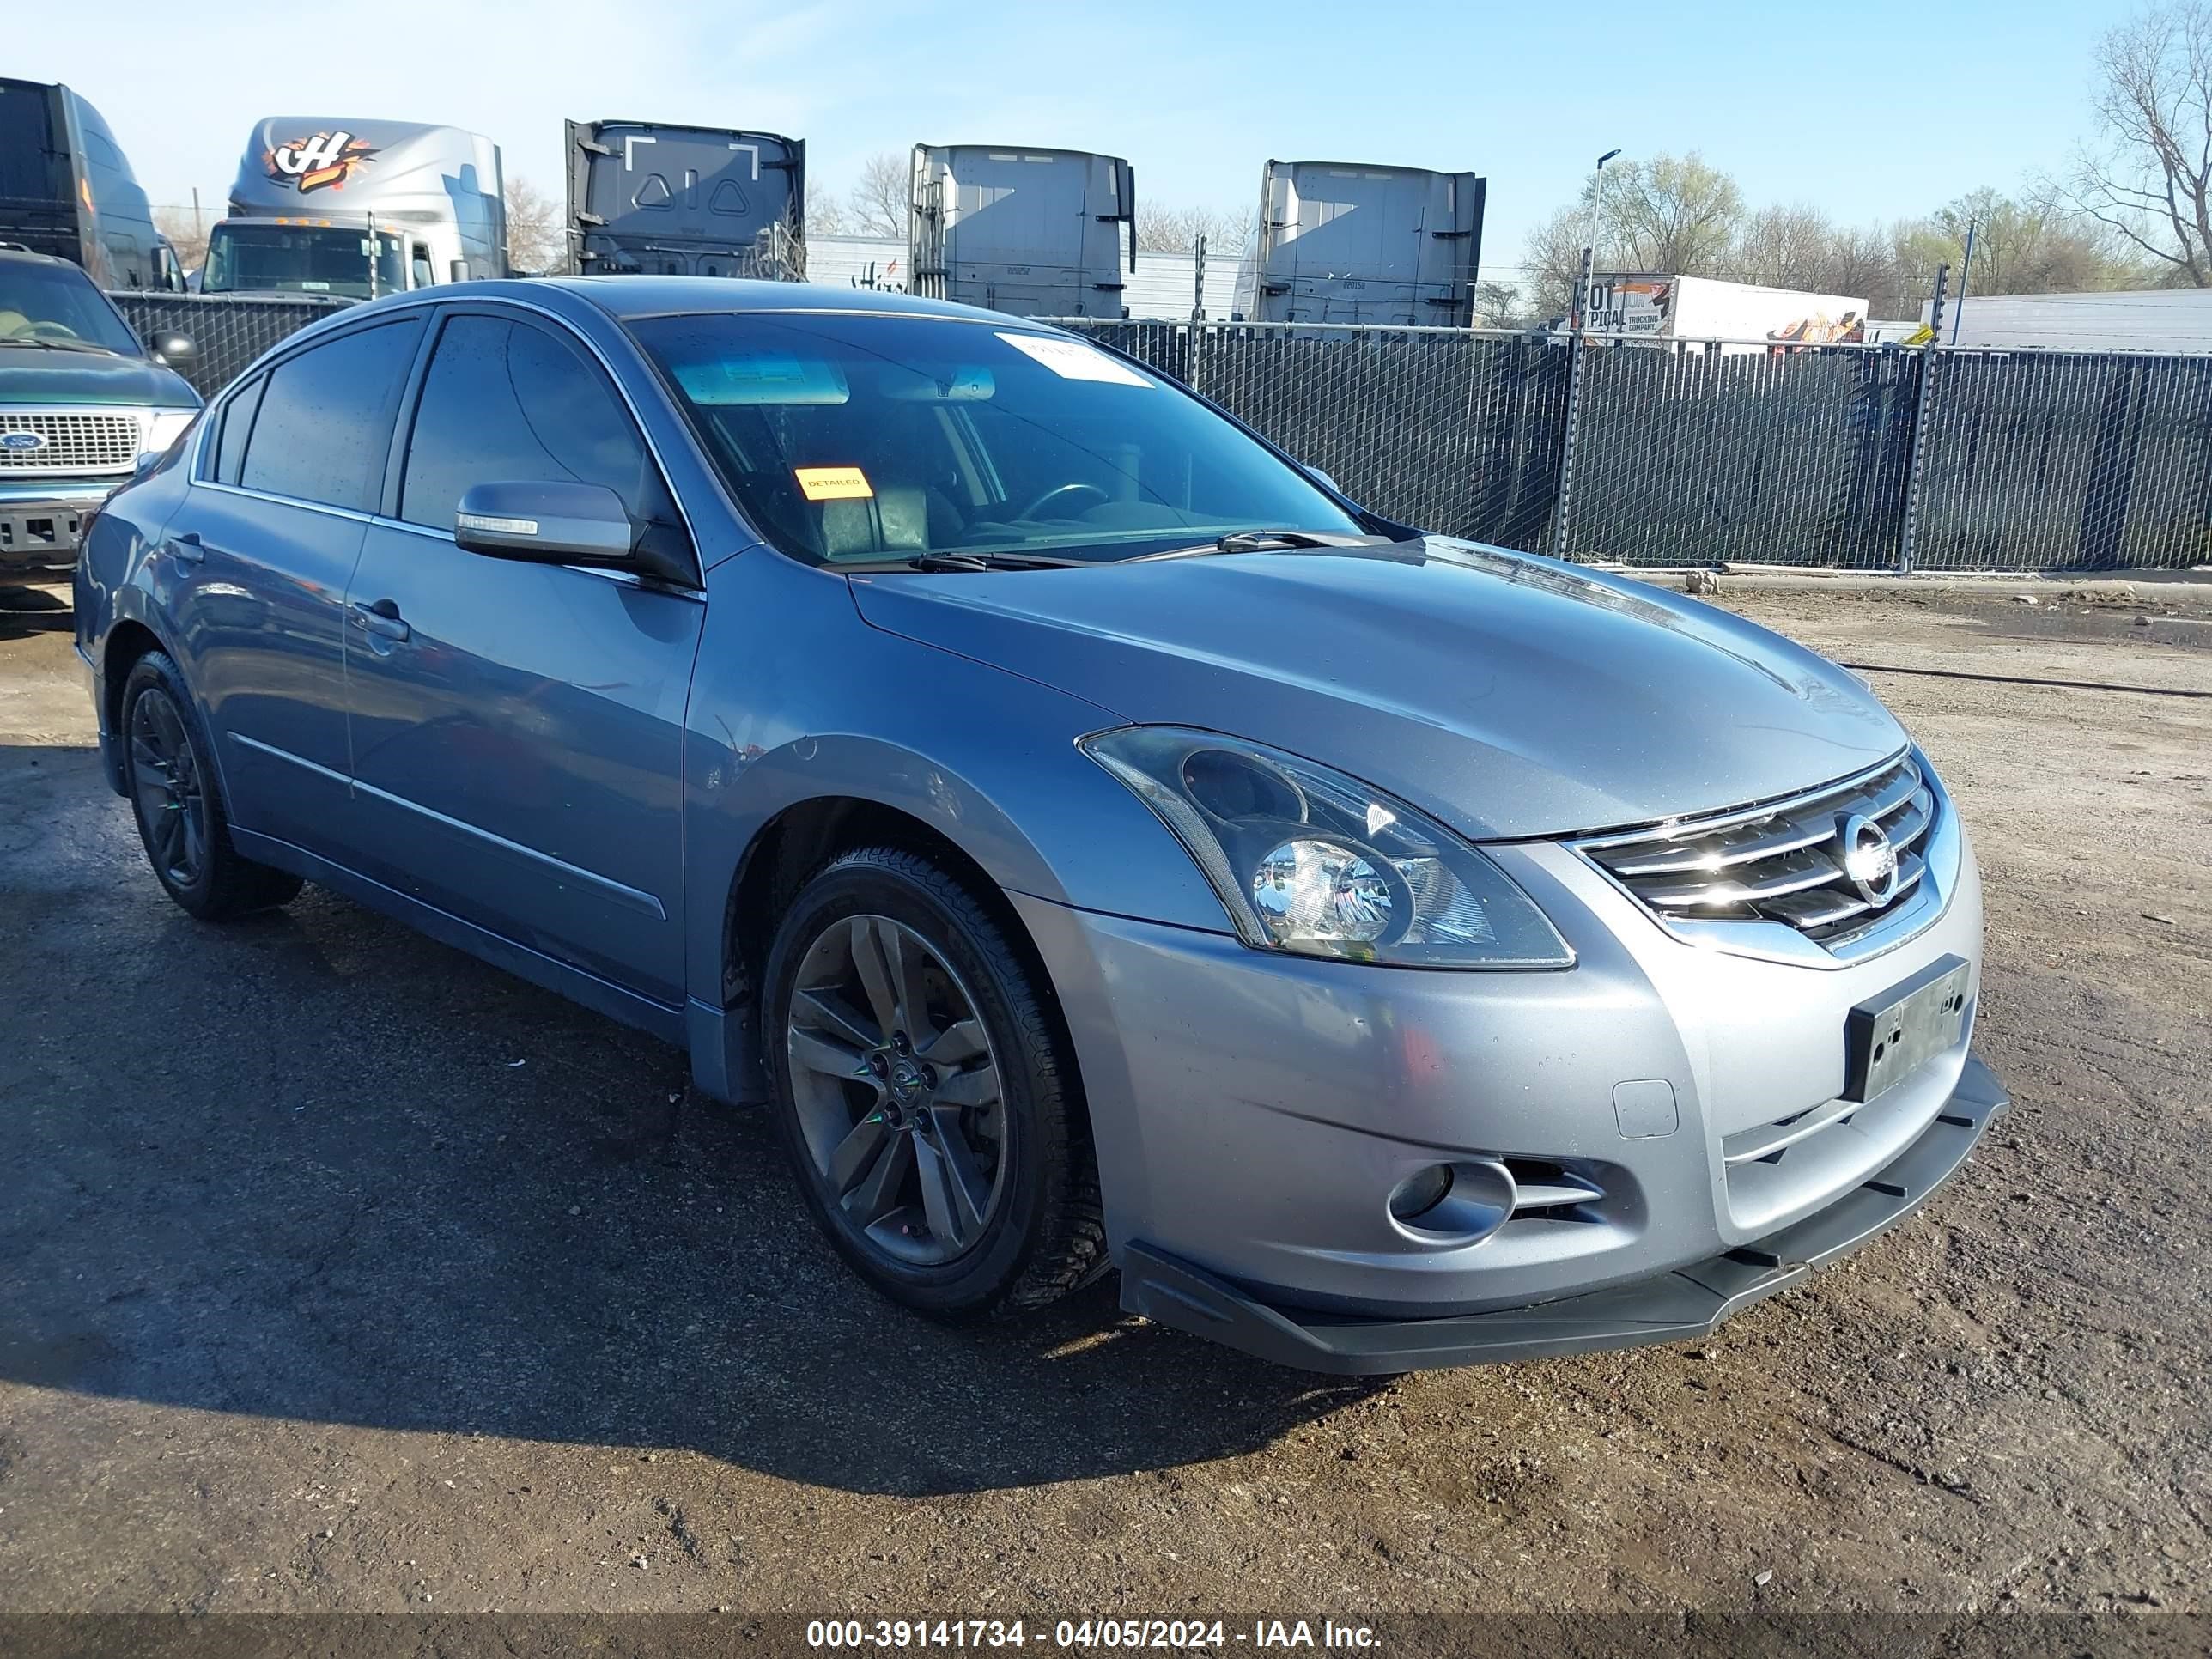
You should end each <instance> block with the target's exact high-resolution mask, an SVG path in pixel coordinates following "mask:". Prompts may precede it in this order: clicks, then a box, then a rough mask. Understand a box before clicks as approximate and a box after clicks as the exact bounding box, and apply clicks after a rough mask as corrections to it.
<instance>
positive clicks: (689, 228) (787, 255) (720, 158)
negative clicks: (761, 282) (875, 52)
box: [568, 121, 806, 282]
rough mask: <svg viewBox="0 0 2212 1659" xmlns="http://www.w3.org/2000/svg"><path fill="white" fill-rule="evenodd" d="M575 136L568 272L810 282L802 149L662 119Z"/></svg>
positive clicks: (774, 137)
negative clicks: (672, 123) (807, 267)
mask: <svg viewBox="0 0 2212 1659" xmlns="http://www.w3.org/2000/svg"><path fill="white" fill-rule="evenodd" d="M568 246H569V268H570V269H571V270H574V271H577V272H580V273H581V274H583V275H585V276H616V275H622V274H626V273H651V274H654V275H659V276H757V277H766V278H769V279H770V280H773V281H777V282H799V281H801V280H803V279H804V278H805V274H806V254H805V246H806V144H805V140H803V139H799V138H787V137H784V136H783V135H782V134H781V133H777V132H748V131H739V130H737V129H734V128H725V127H685V126H671V125H669V124H668V123H666V122H665V121H571V122H569V123H568Z"/></svg>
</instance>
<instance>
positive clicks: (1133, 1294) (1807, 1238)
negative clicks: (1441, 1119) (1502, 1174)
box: [1121, 1054, 2012, 1376]
mask: <svg viewBox="0 0 2212 1659" xmlns="http://www.w3.org/2000/svg"><path fill="white" fill-rule="evenodd" d="M2011 1104H2012V1101H2011V1098H2010V1097H2008V1095H2007V1094H2006V1093H2005V1091H2004V1085H2002V1083H2000V1082H1999V1081H1998V1080H1997V1076H1996V1073H1994V1072H1992V1071H1991V1070H1990V1068H1989V1066H1987V1065H1985V1064H1984V1062H1983V1061H1982V1060H1981V1058H1980V1056H1978V1055H1977V1054H1968V1055H1967V1057H1966V1069H1965V1070H1964V1072H1962V1073H1960V1078H1959V1086H1958V1087H1957V1088H1956V1089H1955V1090H1954V1091H1952V1094H1951V1097H1950V1098H1949V1099H1948V1101H1946V1102H1945V1103H1944V1104H1943V1109H1942V1111H1940V1112H1939V1113H1937V1114H1936V1120H1935V1121H1934V1122H1932V1123H1930V1124H1929V1126H1928V1127H1927V1128H1926V1129H1925V1130H1924V1131H1923V1132H1922V1133H1921V1135H1920V1137H1919V1139H1917V1140H1915V1141H1914V1142H1913V1143H1912V1144H1911V1146H1908V1147H1906V1148H1905V1151H1904V1152H1900V1153H1899V1154H1898V1156H1897V1157H1896V1158H1893V1159H1892V1160H1891V1161H1890V1162H1889V1163H1888V1164H1885V1165H1883V1166H1882V1167H1881V1169H1880V1170H1876V1171H1875V1173H1874V1174H1872V1175H1870V1176H1868V1177H1867V1178H1866V1179H1865V1180H1864V1181H1863V1182H1860V1184H1859V1185H1858V1186H1857V1187H1856V1188H1853V1189H1852V1190H1851V1191H1850V1192H1848V1193H1846V1194H1844V1196H1843V1197H1841V1198H1839V1199H1838V1200H1836V1201H1835V1202H1834V1203H1832V1204H1831V1205H1829V1206H1827V1207H1826V1209H1824V1210H1821V1211H1820V1212H1817V1213H1815V1214H1813V1215H1809V1216H1808V1217H1806V1218H1804V1219H1803V1220H1802V1221H1799V1222H1796V1223H1795V1224H1793V1225H1790V1226H1788V1227H1784V1229H1782V1230H1781V1231H1779V1232H1776V1233H1771V1234H1769V1235H1768V1236H1767V1237H1765V1238H1762V1239H1759V1240H1758V1241H1756V1242H1755V1243H1751V1244H1746V1245H1741V1246H1739V1247H1738V1248H1737V1249H1733V1250H1729V1251H1727V1252H1725V1253H1724V1254H1723V1255H1717V1256H1713V1257H1711V1258H1710V1259H1708V1260H1706V1261H1699V1262H1696V1263H1693V1264H1692V1265H1691V1266H1689V1267H1679V1268H1676V1269H1675V1270H1674V1271H1673V1272H1671V1273H1661V1274H1659V1275H1657V1276H1656V1277H1655V1278H1652V1279H1643V1280H1639V1281H1638V1282H1637V1283H1635V1284H1632V1285H1616V1286H1614V1287H1613V1288H1612V1289H1610V1290H1604V1291H1592V1292H1590V1293H1589V1294H1588V1295H1585V1296H1577V1297H1567V1298H1565V1300H1562V1301H1559V1302H1547V1303H1543V1304H1540V1305H1538V1306H1535V1307H1529V1308H1507V1309H1503V1310H1498V1311H1496V1312H1492V1313H1479V1314H1464V1315H1458V1316H1452V1317H1449V1318H1442V1319H1414V1320H1379V1319H1359V1318H1347V1317H1344V1316H1336V1315H1330V1314H1320V1313H1314V1312H1311V1311H1309V1310H1303V1309H1291V1308H1278V1307H1271V1306H1269V1305H1268V1304H1266V1303H1263V1302H1260V1301H1258V1300H1255V1298H1254V1297H1250V1296H1248V1295H1247V1294H1245V1293H1244V1292H1243V1291H1240V1290H1237V1288H1235V1287H1234V1286H1233V1285H1230V1284H1228V1283H1227V1282H1226V1281H1225V1280H1223V1279H1217V1278H1215V1277H1214V1276H1213V1275H1212V1273H1207V1272H1206V1271H1205V1270H1204V1269H1203V1268H1200V1267H1193V1266H1192V1265H1191V1264H1189V1263H1188V1262H1186V1261H1178V1260H1177V1259H1176V1258H1175V1257H1174V1256H1171V1255H1167V1254H1166V1253H1165V1252H1164V1251H1161V1250H1156V1249H1152V1247H1151V1246H1150V1245H1148V1244H1145V1243H1140V1242H1133V1243H1131V1244H1130V1245H1129V1246H1128V1248H1127V1250H1126V1251H1125V1252H1124V1253H1123V1259H1122V1262H1121V1306H1122V1307H1123V1308H1124V1309H1126V1310H1128V1311H1129V1312H1131V1313H1134V1314H1141V1315H1143V1316H1145V1317H1146V1318H1147V1319H1151V1320H1155V1321H1157V1322H1159V1323H1160V1324H1163V1325H1172V1326H1174V1327H1176V1328H1177V1329H1179V1330H1184V1331H1189V1332H1191V1333H1193V1334H1195V1335H1199V1336H1203V1337H1208V1338H1211V1339H1212V1340H1214V1341H1216V1342H1221V1343H1225V1344H1227V1345H1228V1346H1231V1347H1232V1348H1239V1349H1242V1350H1243V1352H1246V1353H1249V1354H1255V1355H1257V1356H1258V1357H1259V1358H1262V1359H1267V1360H1273V1362H1274V1363H1275V1364H1279V1365H1291V1366H1295V1367H1297V1369H1299V1370H1310V1371H1327V1372H1330V1373H1332V1374H1334V1375H1337V1376H1391V1375H1395V1374H1396V1373H1398V1372H1401V1371H1411V1370H1428V1369H1430V1368H1432V1367H1436V1366H1444V1365H1479V1364H1496V1363H1498V1362H1501V1361H1505V1360H1516V1359H1533V1358H1537V1357H1539V1356H1541V1355H1545V1354H1562V1353H1587V1352H1592V1351H1594V1350H1598V1349H1605V1348H1632V1347H1638V1346H1642V1345H1644V1343H1647V1342H1674V1341H1680V1340H1683V1339H1684V1338H1687V1337H1698V1336H1704V1335H1705V1334H1707V1333H1709V1332H1711V1330H1712V1329H1713V1328H1715V1327H1717V1325H1719V1324H1720V1322H1722V1321H1723V1320H1724V1319H1726V1318H1727V1317H1728V1316H1729V1315H1730V1314H1733V1313H1735V1312H1736V1311H1737V1310H1740V1309H1743V1308H1747V1307H1749V1306H1750V1305H1751V1304H1753V1303H1754V1302H1759V1301H1763V1300H1764V1299H1765V1298H1766V1297H1770V1296H1772V1295H1773V1294H1774V1293H1775V1292H1776V1291H1784V1290H1788V1289H1789V1288H1790V1286H1791V1285H1796V1284H1797V1283H1798V1282H1799V1281H1800V1280H1802V1279H1804V1278H1805V1276H1806V1275H1807V1274H1808V1273H1811V1272H1812V1271H1813V1269H1814V1268H1815V1267H1820V1266H1821V1265H1822V1264H1823V1263H1825V1262H1828V1261H1834V1260H1835V1259H1836V1258H1837V1257H1838V1256H1839V1255H1844V1254H1846V1253H1847V1252H1849V1251H1851V1250H1855V1249H1857V1248H1858V1247H1859V1246H1860V1245H1862V1244H1863V1243H1866V1242H1867V1241H1868V1240H1869V1239H1872V1238H1875V1237H1880V1236H1881V1234H1883V1233H1885V1232H1887V1231H1889V1230H1890V1229H1891V1228H1892V1227H1893V1226H1895V1225H1897V1224H1898V1223H1899V1222H1900V1221H1902V1220H1904V1219H1905V1218H1906V1217H1907V1216H1909V1215H1911V1213H1912V1212H1914V1211H1915V1210H1917V1209H1918V1208H1919V1207H1920V1206H1922V1205H1923V1204H1925V1203H1926V1202H1927V1201H1928V1200H1929V1198H1930V1197H1931V1196H1933V1195H1934V1194H1935V1192H1936V1188H1939V1187H1941V1186H1942V1184H1943V1183H1944V1182H1946V1181H1948V1180H1949V1179H1950V1178H1951V1176H1953V1175H1954V1174H1955V1173H1957V1171H1958V1169H1959V1166H1960V1164H1964V1163H1965V1162H1966V1156H1967V1154H1968V1153H1970V1152H1972V1151H1973V1149H1974V1146H1975V1144H1976V1143H1977V1142H1978V1141H1979V1140H1980V1139H1981V1138H1982V1135H1983V1133H1984V1131H1986V1130H1987V1129H1988V1128H1989V1127H1990V1123H1991V1121H1994V1120H1995V1119H1996V1116H1997V1115H1998V1114H1999V1113H2000V1112H2002V1111H2003V1110H2004V1109H2006V1108H2007V1107H2008V1106H2009V1105H2011Z"/></svg>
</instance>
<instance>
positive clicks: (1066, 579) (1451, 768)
mask: <svg viewBox="0 0 2212 1659" xmlns="http://www.w3.org/2000/svg"><path fill="white" fill-rule="evenodd" d="M852 586H853V591H854V599H855V602H856V603H857V604H858V605H859V606H860V614H861V615H862V617H864V618H866V621H867V622H869V623H871V624H872V625H873V626H875V627H877V628H879V629H884V630H886V631H889V632H890V633H894V634H898V635H904V636H905V637H907V638H909V639H913V640H916V641H921V642H924V643H927V644H929V645H933V646H936V647H940V648H941V649H944V650H946V651H951V652H956V653H959V654H961V655H963V656H967V657H972V658H975V659H979V660H981V661H984V662H988V663H992V664H995V665H999V666H1000V667H1003V668H1006V669H1008V670H1010V671H1012V672H1014V673H1017V674H1019V675H1022V676H1024V677H1025V678H1030V679H1032V680H1036V681H1038V682H1040V683H1042V684H1046V685H1050V686H1053V687H1055V688H1057V689H1058V690H1062V691H1066V692H1067V693H1069V694H1071V695H1073V696H1078V697H1081V698H1084V699H1085V700H1086V701H1088V702H1092V703H1095V704H1097V706H1099V707H1100V708H1104V709H1107V710H1109V711H1110V712H1111V713H1113V714H1116V715H1119V716H1120V717H1121V718H1122V719H1124V720H1130V721H1133V722H1137V723H1139V724H1164V725H1176V726H1198V727H1202V728H1205V729H1206V730H1211V731H1218V732H1228V733H1231V734H1234V735H1237V736H1240V737H1245V738H1253V739H1255V740H1257V741H1259V742H1261V743H1265V744H1272V745H1273V746H1274V747H1276V748H1279V749H1283V750H1289V751H1290V752H1291V753H1292V754H1297V755H1302V756H1304V757H1307V758H1308V759H1310V760H1316V761H1320V762H1322V763H1326V764H1328V765H1331V766H1334V767H1337V768H1339V769H1341V770H1343V771H1345V772H1347V773H1349V774H1351V775H1352V776H1354V777H1357V778H1359V779H1362V780H1364V781H1366V782H1368V783H1370V784H1372V785H1375V786H1376V787H1380V788H1382V789H1384V790H1387V791H1389V793H1392V794H1394V795H1396V796H1398V797H1399V798H1400V799H1404V800H1407V801H1410V802H1411V803H1413V805H1416V806H1419V807H1421V808H1423V809H1425V810H1426V811H1430V812H1432V813H1434V814H1436V815H1437V816H1438V817H1442V818H1443V820H1444V821H1445V822H1447V823H1451V824H1453V825H1454V826H1455V827H1456V828H1457V829H1460V830H1461V831H1462V833H1463V834H1466V835H1468V836H1474V837H1476V838H1478V839H1480V838H1488V839H1498V840H1505V839H1512V838H1516V837H1520V836H1555V835H1561V834H1565V833H1568V832H1572V831H1586V830H1593V829H1610V828H1613V827H1616V826H1624V825H1628V824H1635V823H1649V822H1651V821H1653V820H1656V819H1661V818H1668V817H1677V816H1680V815H1685V814H1692V813H1700V812H1707V811H1716V810H1718V809H1721V808H1724V807H1729V806H1735V805H1745V804H1747V803H1749V802H1753V801H1758V800H1765V799H1771V798H1773V797H1775V796H1778V795H1785V794H1790V793H1794V792H1796V791H1798V790H1802V789H1805V788H1808V787H1811V786H1813V785H1814V784H1818V783H1825V782H1826V781H1830V780H1832V779H1834V778H1838V777H1841V776H1844V775H1847V774H1849V773H1852V772H1856V771H1859V770H1862V769H1865V768H1867V767H1870V766H1873V765H1875V764H1876V763H1879V762H1881V761H1882V760H1885V759H1887V757H1890V756H1892V755H1894V754H1895V753H1897V752H1898V750H1900V749H1901V748H1903V747H1904V745H1905V733H1904V732H1903V730H1902V729H1901V728H1900V727H1899V726H1898V724H1897V721H1896V720H1894V719H1893V717H1892V716H1891V715H1890V714H1889V712H1888V711H1887V709H1885V708H1883V707H1882V706H1881V703H1880V702H1878V701H1876V699H1875V696H1874V695H1873V693H1872V692H1870V691H1869V690H1868V689H1867V688H1866V686H1865V685H1864V684H1863V683H1862V682H1860V681H1859V680H1857V678H1854V677H1852V676H1851V675H1850V674H1849V673H1846V672H1845V671H1844V670H1842V669H1840V668H1838V667H1837V666H1836V665H1834V664H1832V663H1830V662H1828V661H1827V660H1826V659H1824V658H1821V657H1818V656H1815V655H1814V653H1811V652H1809V651H1807V650H1805V649H1804V648H1802V647H1800V646H1797V645H1795V644H1792V643H1791V642H1790V641H1788V640H1785V639H1784V638H1782V637H1781V636H1780V635H1776V634H1771V633H1769V632H1767V631H1766V630H1765V629H1761V628H1757V627H1754V626H1753V625H1752V624H1751V623H1746V622H1743V621H1741V620H1740V619H1738V618H1737V617H1733V616H1730V615H1729V614H1728V613H1727V612H1726V611H1720V610H1717V609H1715V608H1714V607H1712V606H1711V605H1704V604H1702V603H1700V602H1699V601H1697V600H1695V599H1687V598H1685V597H1683V596H1680V595H1677V594H1673V593H1669V592H1665V591H1663V590H1662V589H1658V588H1655V587H1651V586H1646V585H1644V584H1643V583H1640V582H1635V581H1631V580H1626V579H1622V578H1616V577H1609V576H1606V575H1602V574H1598V573H1595V572H1591V571H1586V570H1583V569H1580V568H1576V567H1574V566H1571V565H1566V564H1561V563H1559V562H1556V561H1553V560H1550V559H1541V558H1536V557H1533V556H1528V555H1524V554H1518V553H1512V552H1508V551H1505V550H1500V549H1495V548H1488V547H1481V546H1477V545H1475V544H1471V543H1467V542H1459V541H1453V540H1449V539H1447V538H1440V537H1430V538H1426V539H1425V541H1422V542H1417V543H1402V544H1395V545H1393V546H1389V547H1363V548H1354V549H1341V548H1331V549H1325V550H1324V549H1316V550H1299V551H1295V552H1276V553H1250V554H1236V555H1215V556H1201V557H1194V558H1185V559H1169V560H1162V561H1158V562H1137V563H1129V564H1121V565H1109V566H1103V567H1101V568H1097V569H1078V570H1030V571H1004V572H999V571H994V572H987V573H969V574H935V575H924V574H906V573H900V574H888V575H878V576H865V577H864V576H860V575H855V576H854V580H853V584H852ZM918 690H919V689H918ZM921 695H926V692H922V693H921ZM962 713H963V711H962V710H959V709H951V708H949V709H947V710H945V714H946V717H947V718H948V719H958V718H960V716H961V714H962Z"/></svg>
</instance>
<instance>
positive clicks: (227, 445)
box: [215, 380, 269, 484]
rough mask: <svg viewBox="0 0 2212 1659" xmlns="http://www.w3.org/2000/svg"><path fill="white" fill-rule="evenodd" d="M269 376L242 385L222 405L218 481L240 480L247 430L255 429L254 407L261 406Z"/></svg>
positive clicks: (217, 456) (216, 474)
mask: <svg viewBox="0 0 2212 1659" xmlns="http://www.w3.org/2000/svg"><path fill="white" fill-rule="evenodd" d="M268 384H269V382H268V381H266V380H256V381H254V382H253V384H252V385H251V386H240V388H239V389H238V391H237V392H234V393H233V394H232V396H231V399H230V401H229V402H228V403H227V404H224V405H223V406H222V435H221V436H220V438H219V440H218V442H217V445H216V457H215V481H216V483H227V484H234V483H237V482H238V468H239V463H240V462H241V461H243V460H244V459H246V435H247V434H248V433H250V432H252V430H253V411H254V410H257V409H258V408H259V407H260V406H261V392H262V388H263V387H264V386H267V385H268Z"/></svg>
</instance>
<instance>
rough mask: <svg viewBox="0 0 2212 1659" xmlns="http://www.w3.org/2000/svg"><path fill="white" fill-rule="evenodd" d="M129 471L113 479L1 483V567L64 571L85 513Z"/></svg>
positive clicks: (72, 555) (126, 477) (73, 556)
mask: <svg viewBox="0 0 2212 1659" xmlns="http://www.w3.org/2000/svg"><path fill="white" fill-rule="evenodd" d="M129 482H130V477H129V475H128V474H123V475H121V476H118V477H112V478H106V477H103V478H91V479H87V480H83V481H82V482H80V481H78V480H75V479H61V478H48V479H26V480H21V481H15V480H10V481H9V482H7V483H0V570H66V569H67V568H69V567H70V566H71V565H73V564H75V563H76V550H77V544H78V542H79V541H80V540H81V539H82V531H81V528H80V526H82V522H83V520H84V516H85V514H86V513H89V512H91V511H92V509H93V508H94V507H98V506H99V505H100V503H101V502H102V501H106V499H107V497H108V495H110V494H111V493H112V491H113V490H114V489H116V488H117V487H118V485H120V484H124V483H129Z"/></svg>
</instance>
